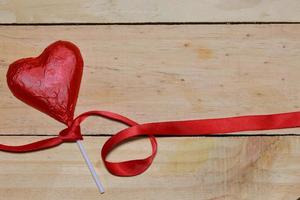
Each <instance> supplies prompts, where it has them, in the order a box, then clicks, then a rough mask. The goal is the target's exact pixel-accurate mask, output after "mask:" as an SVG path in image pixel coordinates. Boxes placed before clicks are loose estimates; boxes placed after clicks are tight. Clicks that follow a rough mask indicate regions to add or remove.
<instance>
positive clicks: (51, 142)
mask: <svg viewBox="0 0 300 200" xmlns="http://www.w3.org/2000/svg"><path fill="white" fill-rule="evenodd" d="M61 143H63V140H62V139H61V138H59V137H53V138H48V139H45V140H40V141H37V142H33V143H30V144H26V145H20V146H9V145H3V144H0V151H6V152H12V153H26V152H32V151H38V150H43V149H48V148H51V147H54V146H58V145H60V144H61Z"/></svg>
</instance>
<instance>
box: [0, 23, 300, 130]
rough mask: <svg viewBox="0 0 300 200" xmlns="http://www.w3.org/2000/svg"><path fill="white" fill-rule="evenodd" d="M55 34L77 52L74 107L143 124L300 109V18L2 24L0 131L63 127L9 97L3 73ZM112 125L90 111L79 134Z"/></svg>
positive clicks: (44, 45)
mask: <svg viewBox="0 0 300 200" xmlns="http://www.w3.org/2000/svg"><path fill="white" fill-rule="evenodd" d="M59 39H64V40H70V41H73V42H75V43H76V44H77V45H78V46H80V48H81V51H82V54H83V56H84V60H85V70H84V77H83V82H82V87H81V91H80V97H79V102H78V106H77V110H76V114H80V113H82V112H84V111H88V110H91V109H100V110H110V111H114V112H117V113H121V114H124V115H126V116H128V117H131V118H133V119H136V120H137V121H139V122H141V123H142V122H150V121H161V120H180V119H195V118H215V117H226V116H238V115H249V114H267V113H279V112H290V111H297V110H299V107H300V104H299V99H300V87H299V74H300V68H299V59H300V40H299V39H300V25H239V26H231V25H216V26H212V25H184V26H79V27H78V26H51V27H49V26H33V27H31V26H29V27H28V26H24V27H23V26H21V27H20V26H18V27H6V26H2V27H0V55H1V59H0V95H1V100H0V110H1V111H0V112H1V115H0V133H2V134H57V133H58V132H59V130H61V129H62V128H63V126H62V125H60V124H59V123H57V122H56V121H54V120H52V119H50V118H49V117H48V116H46V115H44V114H42V113H40V112H38V111H36V110H34V109H32V108H30V107H28V106H25V105H24V104H23V103H22V102H20V101H19V100H17V99H16V98H14V97H13V96H12V94H11V93H10V91H9V90H8V88H7V85H6V81H5V74H6V70H7V67H8V65H9V63H11V62H13V61H14V60H16V59H18V58H21V57H28V56H35V55H38V54H39V53H40V52H41V51H42V50H43V49H44V48H45V47H46V46H47V45H48V44H49V43H51V42H53V41H55V40H59ZM24 116H26V117H24ZM120 128H121V126H117V125H116V124H115V123H109V122H106V121H104V120H99V119H96V118H93V119H88V121H87V122H85V124H84V128H83V132H84V133H87V134H113V133H115V131H117V130H119V129H120ZM298 131H299V129H298V130H294V129H293V130H286V131H272V133H286V132H288V133H297V132H298Z"/></svg>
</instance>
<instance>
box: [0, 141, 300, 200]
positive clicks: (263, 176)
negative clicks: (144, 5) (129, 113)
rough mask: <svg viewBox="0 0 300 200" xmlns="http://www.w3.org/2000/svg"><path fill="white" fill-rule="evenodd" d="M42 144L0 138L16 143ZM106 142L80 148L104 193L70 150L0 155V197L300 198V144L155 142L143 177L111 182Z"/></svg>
mask: <svg viewBox="0 0 300 200" xmlns="http://www.w3.org/2000/svg"><path fill="white" fill-rule="evenodd" d="M38 138H40V137H13V136H11V137H0V140H1V142H2V141H3V142H6V143H9V142H13V143H22V142H24V141H32V140H36V139H38ZM105 140H106V138H102V137H86V138H85V141H84V145H85V146H86V148H87V151H88V154H89V155H90V157H91V159H92V162H93V163H94V164H95V166H96V170H97V172H98V174H99V175H100V177H101V179H102V181H103V183H104V186H105V188H106V193H105V194H104V195H101V196H100V194H99V193H98V191H97V189H96V187H95V185H94V183H93V181H92V178H91V176H90V174H89V171H88V169H87V168H86V166H85V164H84V161H83V159H82V158H81V155H80V153H79V150H78V149H77V147H76V144H72V143H69V144H63V145H61V146H59V147H57V148H54V149H50V150H47V151H41V152H36V153H30V154H10V153H3V152H1V154H0V169H1V170H0V194H1V197H3V196H4V197H5V198H4V199H5V200H15V199H22V200H39V199H44V200H56V199H66V200H67V199H70V200H71V199H72V200H79V199H89V200H93V199H124V200H127V199H128V200H129V199H145V200H150V199H151V200H152V199H166V200H168V199H170V200H171V199H172V200H173V199H185V200H190V199H194V200H196V199H197V200H215V199H218V200H252V199H256V200H265V199H272V200H286V199H291V200H296V199H297V198H298V197H300V193H299V191H300V173H299V168H300V160H299V157H300V138H299V137H287V136H285V137H226V138H222V137H209V138H204V137H201V138H199V137H198V138H197V137H193V138H185V137H182V138H159V139H158V144H159V151H158V155H157V157H156V159H155V161H154V163H153V165H152V166H151V167H150V168H149V169H148V171H146V172H145V173H144V174H142V175H140V176H136V177H131V178H120V177H114V176H112V175H110V174H109V173H108V172H107V170H106V169H105V168H104V166H103V163H102V161H100V147H101V146H102V144H103V143H104V141H105ZM149 152H150V144H149V142H148V141H147V140H146V139H140V140H138V141H133V142H130V143H127V144H126V145H124V146H121V147H120V148H118V149H117V150H116V151H115V152H113V153H112V155H111V156H110V158H109V159H110V160H112V161H120V160H126V159H129V158H131V159H133V158H142V157H145V156H146V155H148V153H149Z"/></svg>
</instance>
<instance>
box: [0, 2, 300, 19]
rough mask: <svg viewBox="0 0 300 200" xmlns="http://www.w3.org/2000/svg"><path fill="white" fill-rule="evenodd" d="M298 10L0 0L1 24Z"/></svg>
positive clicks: (293, 5) (291, 8) (284, 14)
mask: <svg viewBox="0 0 300 200" xmlns="http://www.w3.org/2000/svg"><path fill="white" fill-rule="evenodd" d="M299 13H300V2H299V1H297V0H278V1H270V0H253V1H247V0H230V1H226V2H223V1H219V0H210V1H204V0H202V1H195V0H186V1H179V0H176V1H172V2H170V1H166V0H164V1H161V0H155V1H147V0H135V1H130V0H126V1H124V0H123V1H120V0H103V1H95V0H73V1H70V0H53V1H38V0H22V1H15V0H2V1H0V23H65V22H69V23H70V22H71V23H72V22H76V23H78V22H83V23H87V22H90V23H116V22H118V23H119V22H125V23H130V22H228V21H235V22H240V21H242V22H257V21H263V22H270V21H273V22H274V21H279V22H282V21H287V22H297V21H299V20H300V14H299Z"/></svg>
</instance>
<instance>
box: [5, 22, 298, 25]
mask: <svg viewBox="0 0 300 200" xmlns="http://www.w3.org/2000/svg"><path fill="white" fill-rule="evenodd" d="M253 24H291V25H296V24H300V22H298V21H296V22H285V21H283V22H279V21H272V22H113V23H80V22H78V23H77V22H72V23H68V22H66V23H0V26H106V25H117V26H122V25H125V26H130V25H253Z"/></svg>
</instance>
